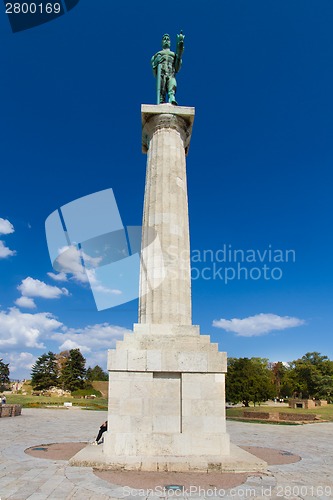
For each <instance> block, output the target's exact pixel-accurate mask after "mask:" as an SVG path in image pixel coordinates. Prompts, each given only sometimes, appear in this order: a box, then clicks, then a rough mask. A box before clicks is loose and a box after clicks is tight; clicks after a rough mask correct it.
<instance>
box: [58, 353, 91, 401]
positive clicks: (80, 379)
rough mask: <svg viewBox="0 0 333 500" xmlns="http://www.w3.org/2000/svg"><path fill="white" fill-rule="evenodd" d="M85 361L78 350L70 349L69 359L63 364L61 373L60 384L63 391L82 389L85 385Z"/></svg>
mask: <svg viewBox="0 0 333 500" xmlns="http://www.w3.org/2000/svg"><path fill="white" fill-rule="evenodd" d="M85 364H86V360H85V358H84V357H83V356H82V354H81V352H80V349H71V350H70V351H69V357H68V359H67V360H66V362H65V363H64V366H63V368H62V372H61V377H60V378H61V384H62V386H63V388H64V389H67V390H69V391H75V390H77V389H82V388H83V387H84V385H85V378H86V369H85Z"/></svg>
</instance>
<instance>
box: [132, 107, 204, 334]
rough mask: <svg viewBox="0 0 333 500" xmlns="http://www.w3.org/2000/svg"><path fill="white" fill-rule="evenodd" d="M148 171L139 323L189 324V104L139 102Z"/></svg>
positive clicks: (190, 317)
mask: <svg viewBox="0 0 333 500" xmlns="http://www.w3.org/2000/svg"><path fill="white" fill-rule="evenodd" d="M142 117H143V148H144V151H146V150H147V153H148V158H147V173H146V187H145V199H144V212H143V224H142V226H143V234H142V259H141V272H140V299H139V323H154V324H178V325H191V323H192V312H191V267H190V241H189V220H188V200H187V182H186V160H185V154H186V152H187V149H188V145H189V141H190V136H191V129H192V122H193V117H194V109H193V108H179V107H175V106H172V105H165V104H164V105H158V106H143V107H142Z"/></svg>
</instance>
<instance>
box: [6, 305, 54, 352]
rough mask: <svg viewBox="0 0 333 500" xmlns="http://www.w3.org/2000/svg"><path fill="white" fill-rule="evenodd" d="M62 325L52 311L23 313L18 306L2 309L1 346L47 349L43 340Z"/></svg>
mask: <svg viewBox="0 0 333 500" xmlns="http://www.w3.org/2000/svg"><path fill="white" fill-rule="evenodd" d="M61 326H62V323H60V322H59V321H57V320H56V319H55V318H54V316H53V315H52V314H51V313H36V314H31V313H22V312H21V311H19V310H18V309H17V308H16V307H12V308H11V309H9V310H8V311H1V310H0V347H3V348H14V349H15V348H16V349H17V348H21V350H22V348H24V347H30V348H37V349H45V348H46V347H45V345H44V343H43V340H45V338H48V337H49V335H52V334H54V333H55V332H56V331H57V330H58V329H59V328H60V327H61Z"/></svg>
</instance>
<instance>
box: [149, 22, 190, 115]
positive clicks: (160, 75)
mask: <svg viewBox="0 0 333 500" xmlns="http://www.w3.org/2000/svg"><path fill="white" fill-rule="evenodd" d="M184 38H185V35H183V32H182V31H181V32H180V34H179V35H177V48H176V52H172V51H171V50H170V45H171V43H170V36H169V35H167V34H166V35H164V36H163V38H162V50H160V51H159V52H157V53H156V54H155V55H153V57H152V58H151V66H152V70H153V73H154V76H155V77H156V80H157V104H161V103H165V102H166V96H168V99H169V103H171V104H174V105H177V101H176V98H175V95H176V89H177V82H176V78H175V74H176V73H178V71H179V70H180V68H181V65H182V55H183V52H184Z"/></svg>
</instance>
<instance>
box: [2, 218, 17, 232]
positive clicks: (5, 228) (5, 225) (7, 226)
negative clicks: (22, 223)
mask: <svg viewBox="0 0 333 500" xmlns="http://www.w3.org/2000/svg"><path fill="white" fill-rule="evenodd" d="M13 232H14V226H13V224H11V223H10V222H9V220H7V219H2V218H1V217H0V234H11V233H13Z"/></svg>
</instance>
